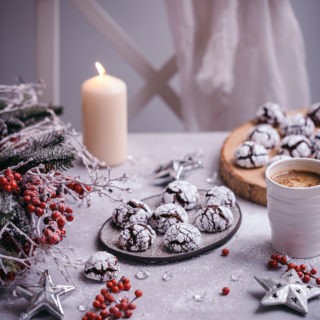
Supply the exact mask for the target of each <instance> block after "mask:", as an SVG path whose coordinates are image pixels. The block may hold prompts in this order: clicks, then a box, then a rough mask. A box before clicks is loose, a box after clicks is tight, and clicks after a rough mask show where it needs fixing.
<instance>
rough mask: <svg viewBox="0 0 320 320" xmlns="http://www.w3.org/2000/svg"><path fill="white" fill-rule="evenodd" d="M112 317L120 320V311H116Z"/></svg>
mask: <svg viewBox="0 0 320 320" xmlns="http://www.w3.org/2000/svg"><path fill="white" fill-rule="evenodd" d="M113 315H114V317H115V318H116V319H119V318H121V311H119V310H118V311H116V312H115V313H114V314H113Z"/></svg>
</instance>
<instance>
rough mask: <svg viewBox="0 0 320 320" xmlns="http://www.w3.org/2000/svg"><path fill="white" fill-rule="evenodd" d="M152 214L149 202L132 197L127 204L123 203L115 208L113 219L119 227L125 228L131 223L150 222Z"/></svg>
mask: <svg viewBox="0 0 320 320" xmlns="http://www.w3.org/2000/svg"><path fill="white" fill-rule="evenodd" d="M151 214H152V212H151V209H150V208H149V206H148V205H147V204H145V203H143V202H142V201H139V200H135V199H131V200H129V201H128V202H127V203H126V205H122V206H119V207H117V208H115V209H114V211H113V214H112V221H113V222H114V223H115V224H116V225H117V226H118V227H120V228H124V227H125V226H126V225H127V224H130V223H136V222H143V223H148V221H149V219H150V217H151Z"/></svg>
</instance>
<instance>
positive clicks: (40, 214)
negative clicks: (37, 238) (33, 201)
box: [35, 208, 44, 217]
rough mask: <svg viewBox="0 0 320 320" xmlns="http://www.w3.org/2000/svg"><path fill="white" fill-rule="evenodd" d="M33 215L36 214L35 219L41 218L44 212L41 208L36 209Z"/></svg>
mask: <svg viewBox="0 0 320 320" xmlns="http://www.w3.org/2000/svg"><path fill="white" fill-rule="evenodd" d="M35 214H36V216H37V217H41V216H43V214H44V211H43V209H41V208H36V210H35Z"/></svg>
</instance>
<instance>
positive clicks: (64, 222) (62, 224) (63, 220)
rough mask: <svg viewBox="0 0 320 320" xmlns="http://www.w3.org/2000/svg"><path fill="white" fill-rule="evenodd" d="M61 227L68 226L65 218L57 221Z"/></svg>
mask: <svg viewBox="0 0 320 320" xmlns="http://www.w3.org/2000/svg"><path fill="white" fill-rule="evenodd" d="M57 223H58V225H59V227H63V226H64V225H65V224H66V219H65V218H64V217H60V218H58V220H57Z"/></svg>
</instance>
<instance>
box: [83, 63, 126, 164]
mask: <svg viewBox="0 0 320 320" xmlns="http://www.w3.org/2000/svg"><path fill="white" fill-rule="evenodd" d="M96 67H97V69H98V71H99V74H100V75H98V76H95V77H92V78H90V79H88V80H86V81H85V82H84V83H83V84H82V130H83V143H84V145H85V146H86V147H87V149H88V150H89V151H90V152H91V153H92V154H93V155H94V156H95V157H97V158H98V159H99V160H100V161H104V162H105V163H106V164H107V165H108V166H115V165H118V164H121V163H122V162H123V161H124V160H125V158H126V155H127V132H128V125H127V86H126V84H125V82H124V81H122V80H121V79H118V78H115V77H112V76H110V75H107V74H105V70H104V68H103V66H102V65H101V64H100V63H99V62H96Z"/></svg>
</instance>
